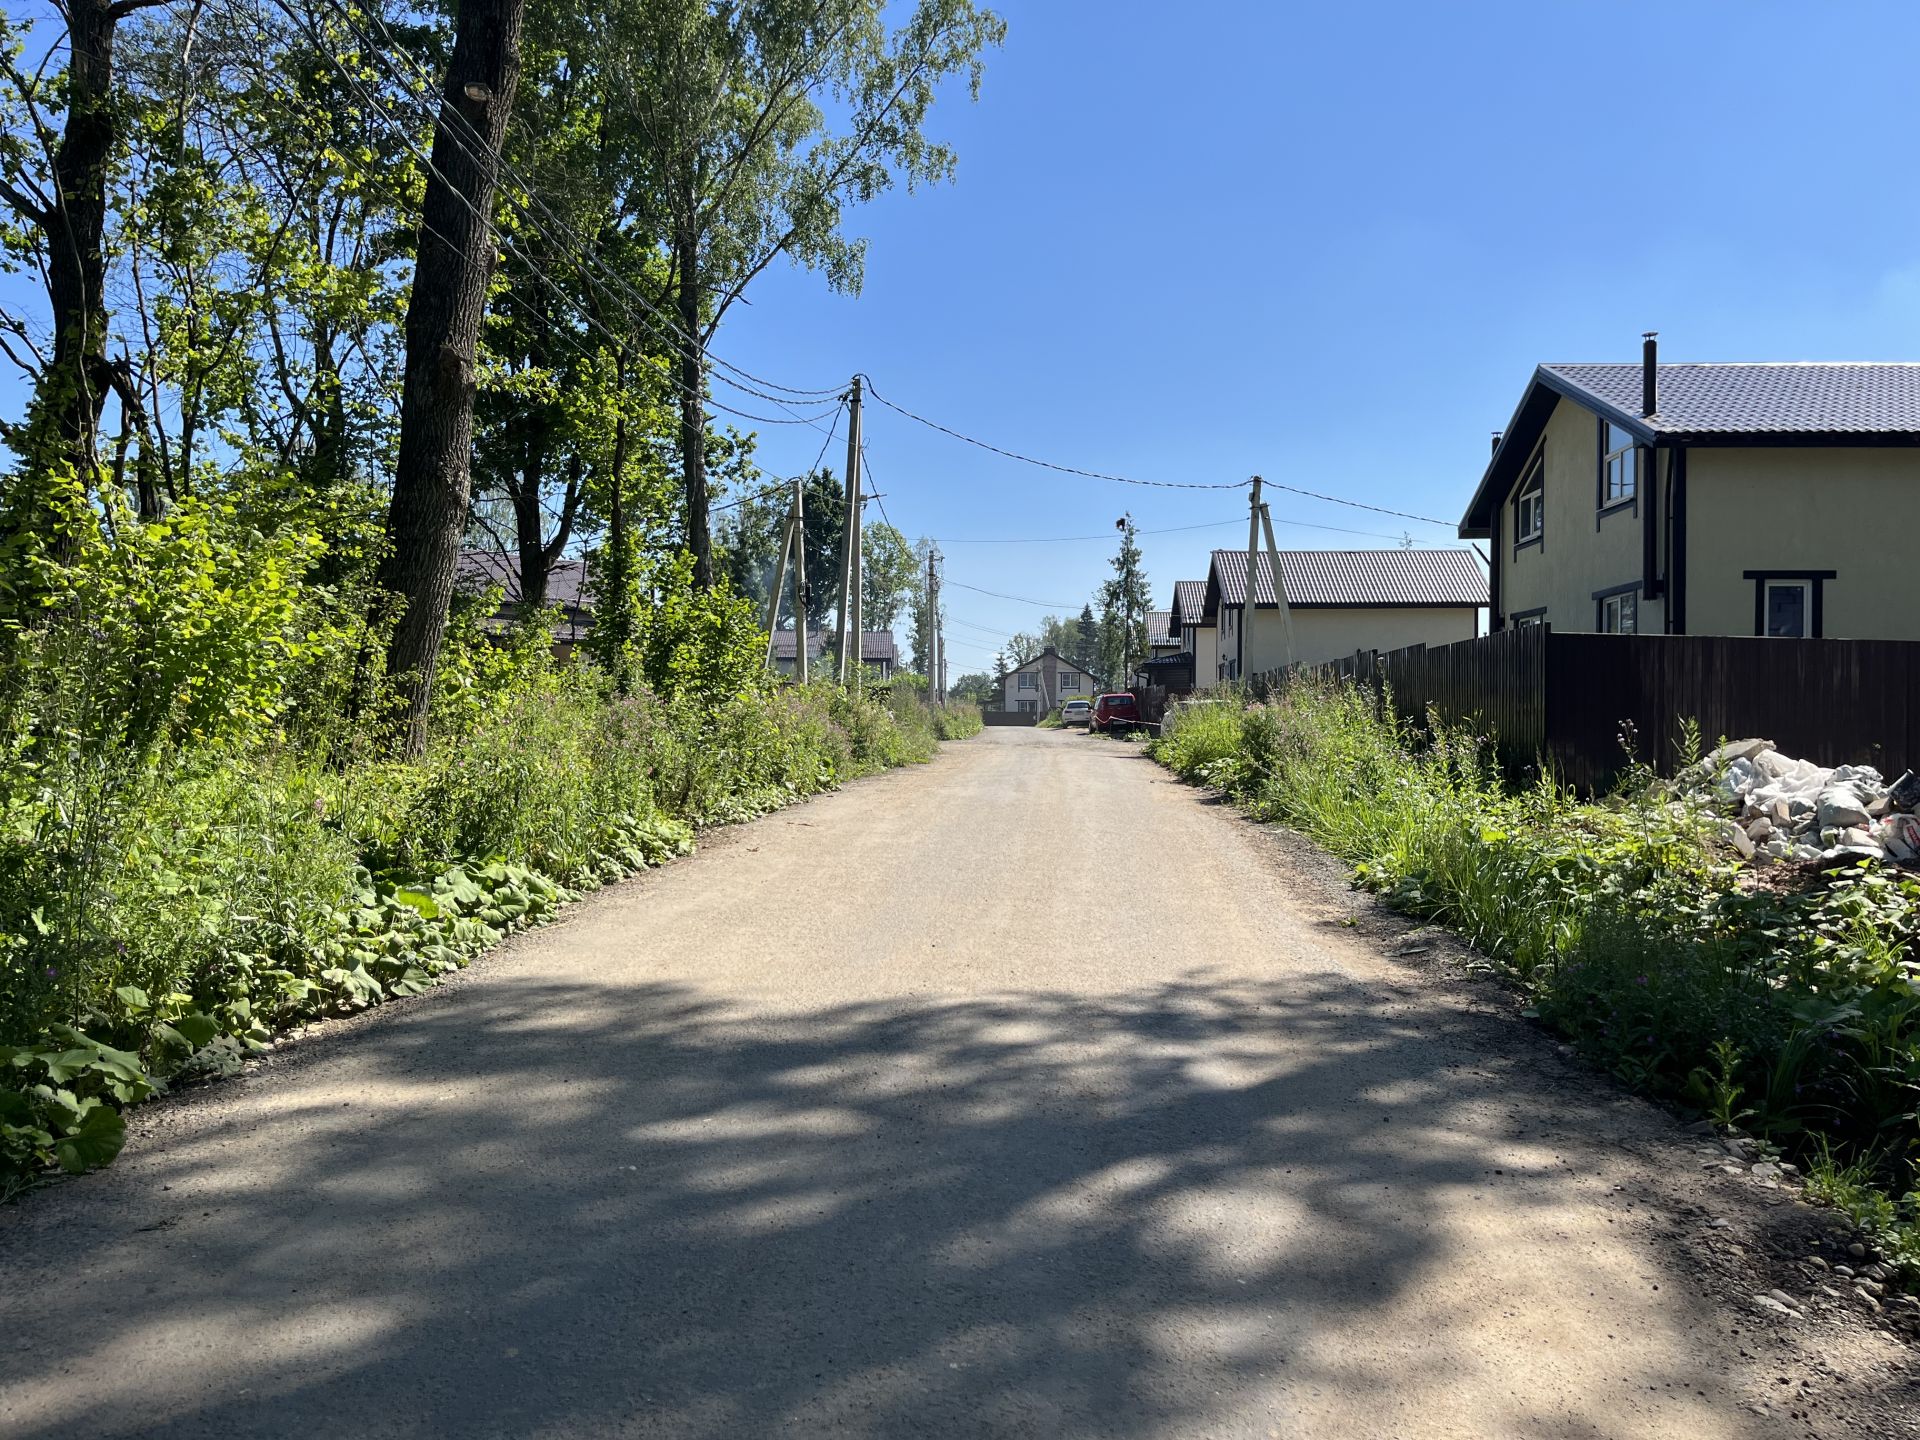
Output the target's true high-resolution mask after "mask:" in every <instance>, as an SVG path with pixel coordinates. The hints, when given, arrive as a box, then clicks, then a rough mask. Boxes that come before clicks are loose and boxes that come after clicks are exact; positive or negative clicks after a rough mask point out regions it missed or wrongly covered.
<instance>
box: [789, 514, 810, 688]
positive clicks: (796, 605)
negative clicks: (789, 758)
mask: <svg viewBox="0 0 1920 1440" xmlns="http://www.w3.org/2000/svg"><path fill="white" fill-rule="evenodd" d="M806 491H807V482H806V481H805V480H802V479H800V478H798V477H795V479H794V482H793V517H792V518H791V519H790V520H788V521H787V525H788V527H789V528H790V529H791V531H792V534H793V673H794V675H795V676H796V677H797V678H798V679H799V681H800V683H801V684H802V685H805V684H806V683H807V681H808V680H809V679H811V678H812V676H811V674H810V671H809V666H808V661H807V642H808V640H809V639H810V638H811V636H812V633H813V632H812V631H811V630H810V629H809V628H808V626H809V622H808V620H807V599H808V596H807V502H806V499H805V496H806Z"/></svg>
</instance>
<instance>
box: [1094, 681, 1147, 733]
mask: <svg viewBox="0 0 1920 1440" xmlns="http://www.w3.org/2000/svg"><path fill="white" fill-rule="evenodd" d="M1139 725H1140V702H1139V701H1137V700H1135V699H1134V698H1133V696H1131V695H1129V694H1128V693H1127V692H1126V691H1124V690H1119V691H1116V692H1114V693H1113V694H1111V695H1102V696H1100V697H1099V698H1098V699H1097V700H1095V701H1094V702H1093V728H1094V729H1095V730H1098V731H1100V732H1102V733H1103V734H1107V735H1112V734H1116V733H1117V732H1119V731H1122V730H1135V729H1138V728H1139Z"/></svg>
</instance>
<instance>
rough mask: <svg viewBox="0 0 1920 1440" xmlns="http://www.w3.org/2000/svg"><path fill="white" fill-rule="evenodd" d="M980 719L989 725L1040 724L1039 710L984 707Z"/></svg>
mask: <svg viewBox="0 0 1920 1440" xmlns="http://www.w3.org/2000/svg"><path fill="white" fill-rule="evenodd" d="M980 719H981V721H982V722H983V723H985V724H988V725H1038V724H1039V723H1040V712H1039V711H1038V710H987V709H982V710H981V712H980Z"/></svg>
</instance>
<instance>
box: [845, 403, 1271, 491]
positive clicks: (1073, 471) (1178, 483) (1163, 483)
mask: <svg viewBox="0 0 1920 1440" xmlns="http://www.w3.org/2000/svg"><path fill="white" fill-rule="evenodd" d="M860 378H861V379H862V380H864V381H865V382H866V385H867V394H869V395H871V396H872V397H873V398H874V399H875V400H878V401H879V402H880V403H881V404H882V405H884V406H886V407H887V408H888V409H889V410H892V411H894V412H896V413H897V414H900V415H904V416H906V417H907V419H909V420H912V421H914V422H915V423H916V424H920V425H924V426H926V427H927V428H928V429H929V430H938V431H939V432H940V433H941V434H942V435H951V436H952V437H953V438H954V439H955V440H961V441H964V442H965V443H966V444H968V445H974V446H978V447H979V448H980V449H982V450H990V451H992V452H993V453H994V454H995V455H1004V456H1005V457H1006V458H1007V459H1009V460H1018V461H1020V462H1021V463H1022V464H1023V465H1037V466H1039V467H1040V468H1041V469H1042V470H1057V471H1058V472H1059V473H1061V474H1062V475H1079V476H1083V477H1084V478H1086V479H1088V480H1108V481H1111V482H1113V483H1114V484H1116V485H1144V486H1149V487H1151V488H1153V489H1156V490H1244V489H1246V487H1247V482H1246V481H1244V480H1240V481H1235V482H1234V483H1233V484H1231V485H1211V484H1205V483H1202V482H1201V481H1198V480H1141V479H1138V478H1136V477H1135V476H1132V475H1113V474H1109V473H1108V472H1106V471H1104V470H1083V469H1081V468H1080V467H1079V466H1077V465H1060V464H1056V463H1055V462H1054V461H1052V460H1038V459H1035V458H1034V457H1033V456H1031V455H1022V454H1021V453H1020V452H1019V451H1018V450H1009V449H1007V448H1006V447H1005V446H1001V445H995V444H993V443H992V442H991V441H987V440H980V439H976V438H975V437H974V436H972V435H966V434H963V433H962V432H960V431H958V430H955V429H952V428H951V427H949V426H946V425H942V424H941V423H940V422H939V421H938V420H929V419H928V418H927V417H926V416H924V415H916V414H915V413H914V412H913V411H911V410H909V409H907V408H906V406H904V405H896V404H895V403H894V402H893V401H891V400H889V399H887V397H886V396H884V395H882V394H881V393H880V392H879V391H878V390H876V389H874V388H873V377H872V376H871V375H862V376H861V377H860Z"/></svg>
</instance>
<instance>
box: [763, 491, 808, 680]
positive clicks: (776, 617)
mask: <svg viewBox="0 0 1920 1440" xmlns="http://www.w3.org/2000/svg"><path fill="white" fill-rule="evenodd" d="M792 549H793V509H792V507H791V506H789V507H788V509H787V518H786V522H785V523H784V524H783V525H781V527H780V558H779V559H778V560H777V561H775V562H774V566H773V588H772V589H771V590H769V591H768V592H767V669H769V670H771V669H773V638H774V636H776V635H778V634H779V633H780V592H781V591H783V590H785V589H786V588H787V555H788V553H789V552H790V551H791V550H792ZM801 618H802V620H804V619H805V618H806V617H804V616H802V617H801ZM806 640H807V636H806V632H805V630H804V629H802V630H801V631H800V632H799V633H798V637H797V643H796V644H795V646H794V652H793V654H794V662H793V663H794V672H795V673H796V674H798V673H799V668H800V652H801V651H802V650H804V649H806V648H807V647H806Z"/></svg>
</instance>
